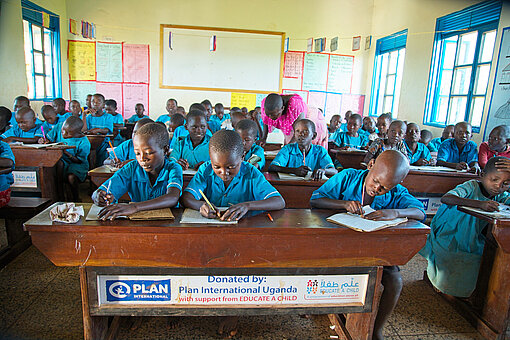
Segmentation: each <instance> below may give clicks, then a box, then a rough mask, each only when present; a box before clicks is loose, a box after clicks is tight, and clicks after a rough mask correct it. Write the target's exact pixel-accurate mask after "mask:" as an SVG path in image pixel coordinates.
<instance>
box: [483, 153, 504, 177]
mask: <svg viewBox="0 0 510 340" xmlns="http://www.w3.org/2000/svg"><path fill="white" fill-rule="evenodd" d="M505 159H507V158H506V157H501V156H497V157H491V158H489V160H488V161H487V164H485V168H483V171H482V172H483V173H484V174H489V173H491V172H494V171H497V170H498V168H496V162H498V161H502V160H505Z"/></svg>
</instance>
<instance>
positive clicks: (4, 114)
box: [0, 106, 13, 133]
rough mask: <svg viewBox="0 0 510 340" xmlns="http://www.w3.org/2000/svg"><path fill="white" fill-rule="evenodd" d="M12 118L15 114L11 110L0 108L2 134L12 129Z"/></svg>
mask: <svg viewBox="0 0 510 340" xmlns="http://www.w3.org/2000/svg"><path fill="white" fill-rule="evenodd" d="M12 116H13V114H12V112H11V110H9V109H8V108H6V107H5V106H0V133H4V132H5V131H7V130H8V129H10V128H11V126H10V125H9V122H10V120H11V118H12Z"/></svg>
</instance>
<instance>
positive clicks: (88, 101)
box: [85, 94, 92, 109]
mask: <svg viewBox="0 0 510 340" xmlns="http://www.w3.org/2000/svg"><path fill="white" fill-rule="evenodd" d="M85 104H87V109H90V108H91V107H92V95H91V94H88V95H87V98H86V99H85Z"/></svg>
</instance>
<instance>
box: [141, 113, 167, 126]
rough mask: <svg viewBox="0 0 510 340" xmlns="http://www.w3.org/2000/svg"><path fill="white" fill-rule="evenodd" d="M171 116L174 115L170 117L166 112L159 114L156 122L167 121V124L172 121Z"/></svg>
mask: <svg viewBox="0 0 510 340" xmlns="http://www.w3.org/2000/svg"><path fill="white" fill-rule="evenodd" d="M135 116H136V115H135ZM171 118H172V117H170V116H169V115H168V114H167V113H165V114H164V115H161V116H159V117H158V119H156V122H161V123H165V125H167V122H170V119H171ZM168 124H170V123H168ZM167 126H168V125H167Z"/></svg>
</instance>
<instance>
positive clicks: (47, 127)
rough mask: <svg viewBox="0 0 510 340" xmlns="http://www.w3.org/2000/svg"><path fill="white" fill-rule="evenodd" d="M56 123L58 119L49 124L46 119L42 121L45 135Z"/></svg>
mask: <svg viewBox="0 0 510 340" xmlns="http://www.w3.org/2000/svg"><path fill="white" fill-rule="evenodd" d="M58 124H59V121H58V120H57V122H56V123H55V124H50V123H48V122H47V121H44V122H43V123H42V127H43V129H44V133H45V134H46V135H48V133H49V132H50V131H51V130H53V128H54V127H55V126H57V125H58Z"/></svg>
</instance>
